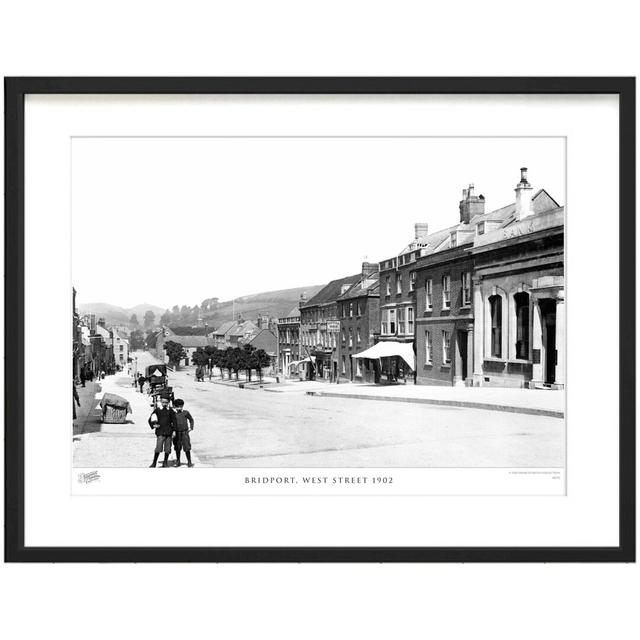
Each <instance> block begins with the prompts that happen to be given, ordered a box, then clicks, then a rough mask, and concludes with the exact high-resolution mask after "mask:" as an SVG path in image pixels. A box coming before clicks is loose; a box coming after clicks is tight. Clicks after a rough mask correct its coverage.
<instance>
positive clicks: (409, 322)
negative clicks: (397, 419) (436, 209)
mask: <svg viewBox="0 0 640 640" xmlns="http://www.w3.org/2000/svg"><path fill="white" fill-rule="evenodd" d="M427 235H428V225H427V224H426V223H416V225H415V235H414V239H413V240H412V241H411V243H409V245H407V246H406V247H405V248H404V249H403V250H402V251H400V252H399V254H398V255H396V256H394V257H392V258H388V259H387V260H383V261H382V262H380V264H379V269H380V338H379V340H380V342H389V343H400V344H411V345H413V344H414V338H415V326H416V324H415V321H416V278H417V271H416V267H417V261H418V259H419V258H420V256H421V255H422V249H423V247H424V245H425V237H426V236H427ZM380 363H381V374H382V377H381V379H380V381H381V382H414V381H415V371H414V369H413V363H409V362H407V361H406V360H405V359H404V358H402V357H400V356H399V355H394V356H390V357H386V358H381V360H380Z"/></svg>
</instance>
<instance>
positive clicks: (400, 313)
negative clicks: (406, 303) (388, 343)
mask: <svg viewBox="0 0 640 640" xmlns="http://www.w3.org/2000/svg"><path fill="white" fill-rule="evenodd" d="M398 333H399V334H403V333H405V326H404V309H403V308H402V307H401V308H400V309H398Z"/></svg>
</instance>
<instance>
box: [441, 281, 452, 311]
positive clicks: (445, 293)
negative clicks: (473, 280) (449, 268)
mask: <svg viewBox="0 0 640 640" xmlns="http://www.w3.org/2000/svg"><path fill="white" fill-rule="evenodd" d="M442 308H443V309H451V276H442Z"/></svg>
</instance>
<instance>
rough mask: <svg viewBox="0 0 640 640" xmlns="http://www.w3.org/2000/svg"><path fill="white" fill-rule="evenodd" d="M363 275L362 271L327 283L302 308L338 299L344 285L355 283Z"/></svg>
mask: <svg viewBox="0 0 640 640" xmlns="http://www.w3.org/2000/svg"><path fill="white" fill-rule="evenodd" d="M361 277H362V274H361V273H356V274H355V275H353V276H347V277H346V278H338V279H337V280H332V281H331V282H329V284H327V285H325V286H324V287H323V288H322V289H320V291H318V293H316V295H315V296H313V298H311V300H309V301H308V302H306V303H305V304H304V305H302V307H300V308H301V309H308V308H309V307H315V306H317V305H320V304H326V303H327V302H334V301H335V300H337V299H338V298H339V297H340V295H341V294H342V293H341V292H342V285H343V284H348V285H352V284H355V283H356V282H357V281H358V280H359V279H360V278H361Z"/></svg>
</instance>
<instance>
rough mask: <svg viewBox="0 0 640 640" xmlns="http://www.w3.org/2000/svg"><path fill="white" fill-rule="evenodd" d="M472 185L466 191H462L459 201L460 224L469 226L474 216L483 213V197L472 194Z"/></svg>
mask: <svg viewBox="0 0 640 640" xmlns="http://www.w3.org/2000/svg"><path fill="white" fill-rule="evenodd" d="M474 189H475V187H474V185H473V183H471V184H470V185H469V188H468V189H463V190H462V200H460V222H461V223H462V224H469V221H470V220H471V218H473V217H474V216H481V215H482V214H483V213H484V196H483V195H479V196H476V195H475V194H474Z"/></svg>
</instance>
